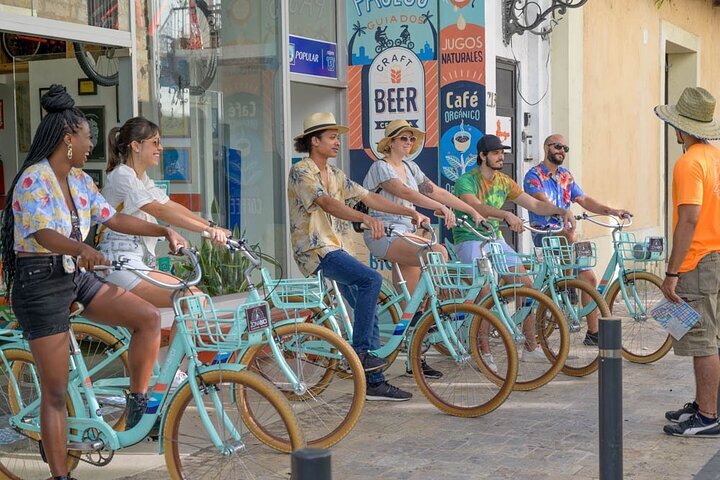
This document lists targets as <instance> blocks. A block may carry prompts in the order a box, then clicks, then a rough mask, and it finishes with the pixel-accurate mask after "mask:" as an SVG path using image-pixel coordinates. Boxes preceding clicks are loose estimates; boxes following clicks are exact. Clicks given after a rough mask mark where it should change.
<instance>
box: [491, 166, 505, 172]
mask: <svg viewBox="0 0 720 480" xmlns="http://www.w3.org/2000/svg"><path fill="white" fill-rule="evenodd" d="M488 167H490V165H488ZM490 169H491V170H495V171H496V172H499V171H500V170H502V169H503V166H502V165H500V166H499V167H490Z"/></svg>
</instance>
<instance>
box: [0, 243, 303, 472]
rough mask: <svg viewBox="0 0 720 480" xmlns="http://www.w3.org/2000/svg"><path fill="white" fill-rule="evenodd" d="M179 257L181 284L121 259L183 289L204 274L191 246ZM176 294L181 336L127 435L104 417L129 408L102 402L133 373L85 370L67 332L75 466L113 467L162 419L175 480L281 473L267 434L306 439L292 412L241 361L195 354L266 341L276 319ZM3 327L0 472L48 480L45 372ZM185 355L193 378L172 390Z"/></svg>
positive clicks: (71, 462) (296, 443)
mask: <svg viewBox="0 0 720 480" xmlns="http://www.w3.org/2000/svg"><path fill="white" fill-rule="evenodd" d="M181 253H183V254H184V255H187V256H188V257H189V258H190V259H191V260H192V262H193V264H194V265H195V267H196V272H197V276H196V278H195V279H194V280H193V281H191V282H188V283H181V284H180V285H175V284H166V283H163V282H160V281H158V280H156V279H153V278H152V277H150V276H148V275H145V274H144V273H143V272H141V271H138V270H135V269H132V268H131V267H128V266H126V265H123V264H122V262H120V263H116V264H115V268H124V269H127V270H130V271H133V272H134V273H135V274H137V275H138V276H140V277H141V278H143V279H144V280H146V281H148V282H150V283H152V284H154V285H157V286H159V287H162V288H170V289H175V290H176V292H179V289H182V288H184V287H186V286H188V285H192V284H193V283H197V281H199V279H200V272H199V266H198V265H197V259H195V257H194V254H193V253H192V252H191V251H189V250H187V249H182V250H181ZM178 297H179V294H178V293H175V298H174V310H175V313H176V321H175V323H176V326H177V329H178V333H177V335H175V338H174V339H173V341H172V343H171V345H170V348H169V350H168V355H167V358H166V359H165V362H164V363H163V365H162V366H161V368H160V371H159V375H158V377H157V378H156V379H155V383H154V386H153V387H152V388H151V392H150V393H151V396H150V400H149V402H148V408H147V410H146V412H145V415H144V416H143V417H142V419H141V421H140V422H139V423H138V424H137V425H136V426H135V427H134V428H132V429H131V430H128V431H116V430H115V429H113V425H112V424H111V423H108V422H107V421H106V419H105V418H104V417H105V416H106V415H109V416H113V418H114V417H115V416H116V414H117V410H118V409H119V408H124V405H122V406H121V405H117V404H112V403H108V402H106V401H105V402H101V401H100V400H99V398H103V394H105V395H107V396H109V395H110V394H112V393H113V392H114V393H115V395H118V393H119V392H122V390H123V389H125V388H128V386H129V382H128V379H127V378H111V379H102V378H97V377H94V375H96V374H97V371H96V368H97V367H93V368H90V369H89V368H88V367H87V365H86V363H85V360H84V356H83V352H82V350H81V348H80V345H79V344H78V342H77V341H76V338H75V335H74V334H73V332H72V329H71V331H70V332H69V337H70V344H71V357H70V368H71V371H70V377H69V381H68V392H67V409H68V441H69V443H68V469H69V470H71V471H81V472H82V471H84V469H85V467H86V466H87V465H90V466H96V467H102V466H105V465H107V464H109V463H110V462H111V461H112V460H113V458H114V455H115V452H116V451H118V450H122V449H124V448H126V447H129V446H131V445H135V444H137V443H140V442H141V441H143V439H145V438H146V437H147V436H148V435H149V434H151V432H152V431H153V427H154V426H155V425H156V424H157V422H158V421H159V426H160V429H159V440H160V443H159V444H160V446H161V448H160V453H164V457H165V462H166V465H167V469H168V473H169V474H170V477H171V478H173V479H186V478H187V479H190V478H192V479H194V478H223V479H226V478H273V476H276V474H275V473H274V472H275V471H276V470H277V468H276V465H274V464H276V463H277V458H278V457H277V454H273V453H271V451H270V449H269V448H267V447H266V443H269V442H266V441H265V440H266V438H267V437H268V436H269V435H270V436H272V437H273V438H282V439H285V442H286V444H287V445H289V446H290V447H291V448H292V449H296V448H300V447H302V446H304V445H305V440H304V436H303V433H302V431H301V429H300V426H299V424H298V421H297V418H296V417H295V415H294V413H293V411H292V408H291V407H290V405H289V404H288V401H287V399H286V398H285V397H284V396H283V395H282V394H281V393H280V392H279V391H278V390H277V389H276V388H275V387H274V386H273V385H272V384H271V383H270V382H268V381H267V380H265V379H263V378H262V377H260V376H259V375H257V374H255V373H253V372H250V371H247V370H246V369H244V368H243V366H241V365H238V364H230V363H218V364H214V365H203V364H201V363H200V362H199V361H198V358H197V353H198V352H201V351H211V352H227V351H235V350H237V349H239V348H240V347H241V345H243V344H245V343H250V344H254V343H257V342H261V341H262V337H263V336H264V335H267V329H268V325H269V309H268V305H267V303H265V302H262V301H260V302H254V303H248V304H245V305H243V306H242V307H241V308H238V310H237V311H236V312H235V315H233V316H231V317H230V318H223V317H222V316H220V315H217V314H216V312H215V311H214V309H213V308H212V305H208V304H205V303H204V301H205V300H207V299H206V298H205V297H204V296H191V297H182V298H178ZM2 333H4V337H5V338H6V342H5V345H4V346H3V347H2V348H0V365H1V368H0V478H8V479H33V478H45V477H47V466H46V465H45V464H44V463H43V460H42V453H41V451H42V449H41V436H40V424H39V416H40V398H39V391H40V390H39V378H38V375H37V371H36V369H35V366H34V363H33V359H32V355H31V354H30V352H29V350H28V347H27V344H26V343H25V342H23V341H22V340H21V338H20V337H19V334H18V332H17V331H7V330H6V331H3V332H2ZM183 358H187V359H188V378H187V379H186V380H185V381H184V382H183V383H181V384H180V385H179V387H178V388H177V390H176V391H172V389H171V383H172V380H173V378H174V376H175V372H176V371H177V370H178V368H179V367H180V365H181V362H182V361H183ZM107 396H106V397H105V398H106V399H107ZM248 405H250V406H252V411H250V410H249V409H248V408H246V407H247V406H248ZM271 446H274V445H271ZM282 450H284V451H286V450H287V449H282ZM80 462H82V465H80ZM88 471H91V470H88ZM281 478H282V477H281Z"/></svg>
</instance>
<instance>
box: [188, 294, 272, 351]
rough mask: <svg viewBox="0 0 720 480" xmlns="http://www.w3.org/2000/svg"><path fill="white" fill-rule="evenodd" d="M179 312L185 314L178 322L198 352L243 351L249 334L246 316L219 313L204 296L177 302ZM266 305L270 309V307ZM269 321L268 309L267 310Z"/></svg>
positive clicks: (232, 311) (194, 296)
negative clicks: (185, 329) (246, 332)
mask: <svg viewBox="0 0 720 480" xmlns="http://www.w3.org/2000/svg"><path fill="white" fill-rule="evenodd" d="M175 303H176V308H177V309H178V310H177V311H181V312H184V313H183V314H182V315H178V316H177V317H176V319H175V322H177V323H183V324H184V325H185V327H186V328H187V334H188V338H189V340H190V343H191V344H192V345H194V346H195V348H196V349H197V350H198V351H213V352H235V351H237V350H239V349H240V348H241V343H242V340H243V339H242V337H243V334H244V333H245V331H246V322H245V318H244V316H241V315H239V314H237V313H236V312H235V311H234V310H217V309H215V306H214V305H213V302H212V299H211V298H210V297H209V296H208V295H205V294H199V295H191V296H189V297H181V298H179V299H177V300H175ZM262 303H264V305H265V307H266V308H267V303H265V302H262ZM267 318H268V321H269V318H270V317H269V308H268V309H267Z"/></svg>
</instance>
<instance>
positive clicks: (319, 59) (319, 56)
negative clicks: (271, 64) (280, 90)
mask: <svg viewBox="0 0 720 480" xmlns="http://www.w3.org/2000/svg"><path fill="white" fill-rule="evenodd" d="M288 56H289V57H290V58H289V61H290V72H292V73H302V74H303V75H313V76H315V77H325V78H337V64H336V62H337V45H336V44H334V43H330V42H325V41H322V40H315V39H312V38H305V37H298V36H296V35H290V44H289V48H288Z"/></svg>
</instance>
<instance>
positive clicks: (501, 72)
mask: <svg viewBox="0 0 720 480" xmlns="http://www.w3.org/2000/svg"><path fill="white" fill-rule="evenodd" d="M516 69H517V64H516V63H515V62H512V61H509V60H504V59H500V58H498V59H497V60H496V75H497V77H496V78H497V99H496V101H497V121H496V123H495V125H494V126H493V127H494V128H492V129H488V130H489V132H488V133H492V134H494V135H497V136H498V137H499V138H500V140H501V141H502V142H503V144H504V145H508V146H510V147H512V150H508V151H507V152H506V153H505V164H504V165H503V169H502V171H503V173H505V174H506V175H508V176H509V177H510V178H512V179H513V180H515V181H516V182H517V181H518V179H517V163H516V162H517V158H518V156H517V140H516V139H517V136H516V135H515V130H516V129H515V119H516V117H517V95H516V94H515V92H516V91H517V90H516V87H515V82H516V78H517V77H516ZM520 181H522V179H520ZM503 210H508V211H510V212H513V213H514V214H517V206H516V205H515V204H514V203H513V202H505V205H503ZM503 225H504V224H503ZM502 231H503V236H504V237H505V240H507V242H508V243H509V244H510V245H511V246H512V247H513V248H515V249H516V250H517V243H518V235H517V234H516V233H514V232H511V231H510V229H508V228H507V226H503V227H502Z"/></svg>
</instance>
